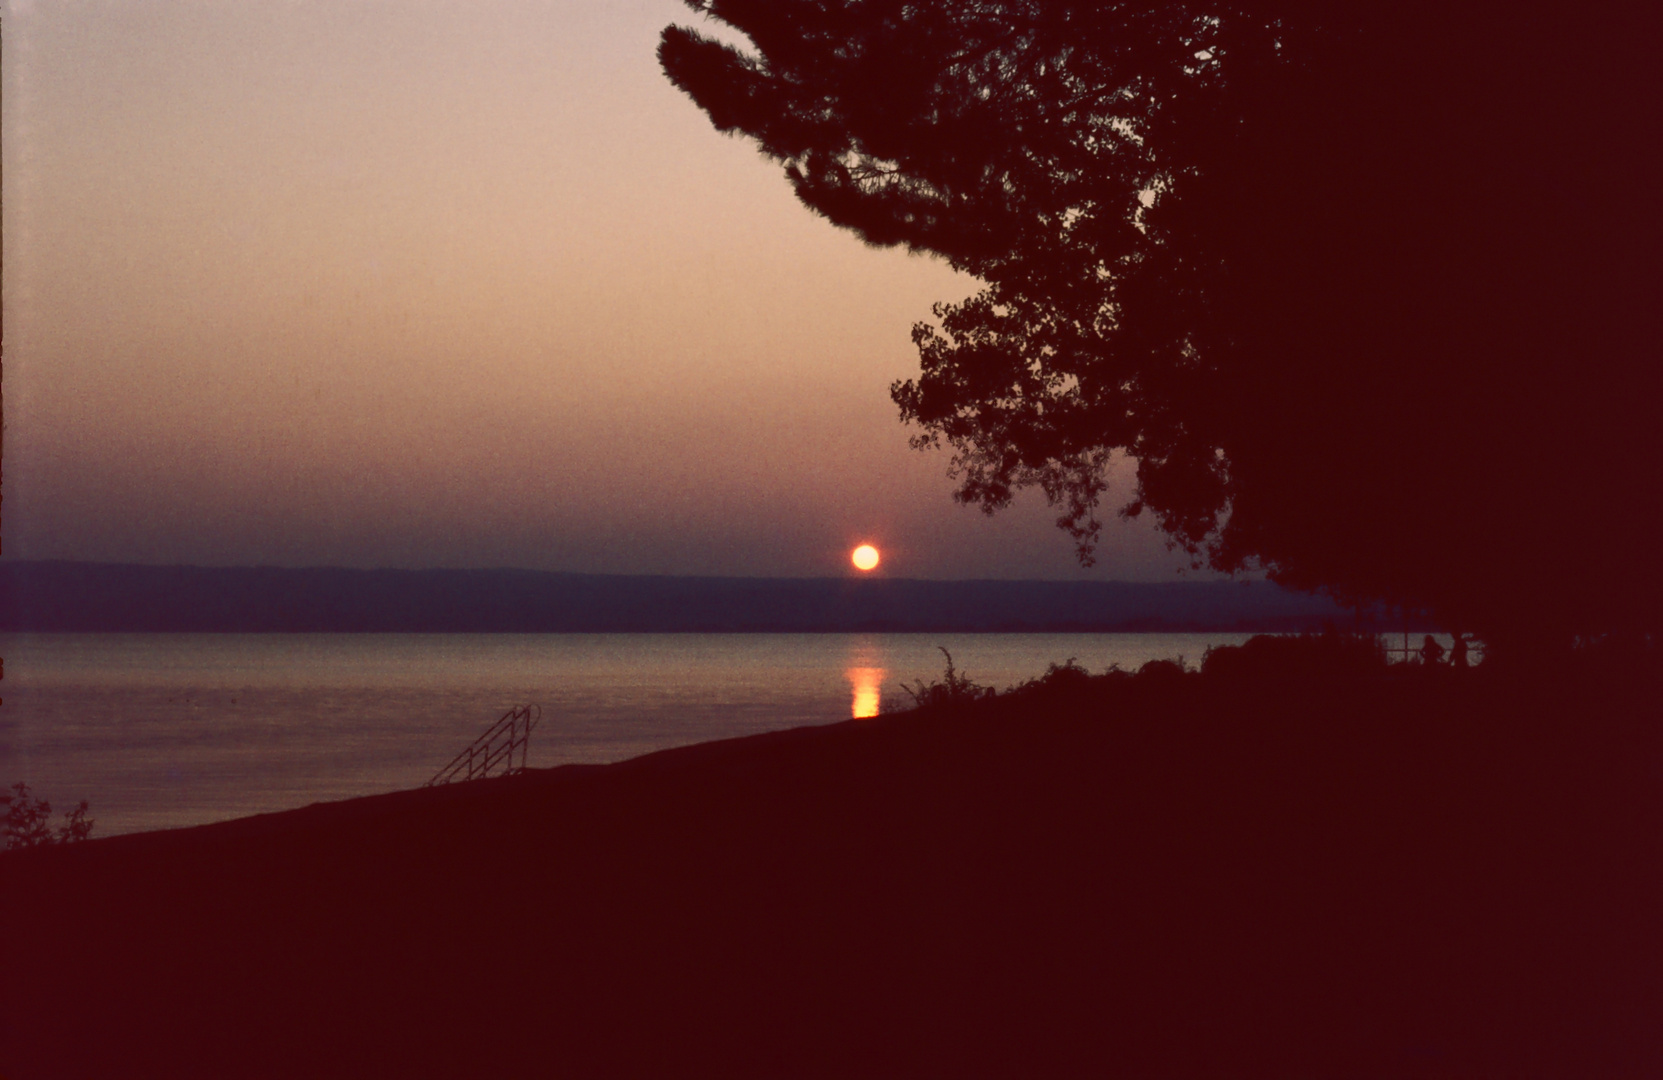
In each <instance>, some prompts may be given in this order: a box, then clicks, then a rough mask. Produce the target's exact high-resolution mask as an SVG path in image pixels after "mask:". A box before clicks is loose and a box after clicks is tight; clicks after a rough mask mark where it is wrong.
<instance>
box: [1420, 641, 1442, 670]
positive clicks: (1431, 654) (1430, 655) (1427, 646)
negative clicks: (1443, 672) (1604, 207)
mask: <svg viewBox="0 0 1663 1080" xmlns="http://www.w3.org/2000/svg"><path fill="white" fill-rule="evenodd" d="M1420 659H1421V663H1423V664H1425V665H1426V666H1427V667H1431V666H1432V665H1434V664H1441V663H1443V660H1444V647H1443V646H1442V645H1439V644H1438V640H1437V639H1436V638H1434V637H1433V636H1432V635H1431V634H1427V635H1426V640H1425V641H1423V642H1421V646H1420Z"/></svg>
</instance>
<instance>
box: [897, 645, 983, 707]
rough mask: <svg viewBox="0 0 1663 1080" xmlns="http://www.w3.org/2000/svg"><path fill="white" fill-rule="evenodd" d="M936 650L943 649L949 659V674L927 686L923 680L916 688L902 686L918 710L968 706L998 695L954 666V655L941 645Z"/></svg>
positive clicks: (919, 681)
mask: <svg viewBox="0 0 1663 1080" xmlns="http://www.w3.org/2000/svg"><path fill="white" fill-rule="evenodd" d="M936 648H938V649H941V655H942V656H945V657H946V658H947V674H946V676H945V677H944V678H943V680H942V681H940V682H930V683H928V684H926V683H925V682H924V680H923V679H919V680H918V683H917V685H915V686H908V685H907V684H906V683H902V684H901V689H903V690H905V691H906V692H907V693H909V694H911V695H912V700H913V704H914V705H915V706H916V707H917V708H920V709H931V708H941V707H946V706H952V705H966V704H969V703H970V702H972V701H980V700H981V699H982V698H990V697H992V696H993V695H994V694H996V693H998V691H997V690H995V689H993V687H991V686H979V685H977V684H976V683H975V682H974V681H973V680H972V679H971V678H970V676H968V675H966V674H964V673H963V672H961V671H959V670H958V669H957V668H955V667H954V666H953V654H952V653H950V652H948V651H947V650H946V649H945V648H943V647H942V646H940V645H937V646H936Z"/></svg>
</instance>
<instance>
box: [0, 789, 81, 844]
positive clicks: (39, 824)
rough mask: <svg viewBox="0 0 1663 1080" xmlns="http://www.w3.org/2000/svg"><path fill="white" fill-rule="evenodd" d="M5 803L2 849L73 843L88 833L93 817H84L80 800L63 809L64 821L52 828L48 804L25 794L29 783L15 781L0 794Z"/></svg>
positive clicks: (0, 802)
mask: <svg viewBox="0 0 1663 1080" xmlns="http://www.w3.org/2000/svg"><path fill="white" fill-rule="evenodd" d="M0 804H5V806H6V846H5V850H7V851H15V850H18V849H20V848H32V847H44V846H45V845H47V844H73V843H77V842H79V841H81V840H85V839H87V838H88V837H89V836H91V835H92V827H93V825H94V824H95V822H94V821H93V819H91V818H89V817H87V801H86V800H85V799H82V800H81V801H80V803H78V804H77V805H76V807H75V809H73V810H66V811H64V815H63V817H64V823H63V824H62V825H60V826H58V828H57V830H56V831H54V830H53V829H52V804H51V803H49V802H47V801H46V800H45V799H36V798H34V797H32V796H31V795H30V794H29V785H28V784H25V783H23V782H22V781H18V782H17V783H15V784H13V785H12V793H11V794H10V795H0Z"/></svg>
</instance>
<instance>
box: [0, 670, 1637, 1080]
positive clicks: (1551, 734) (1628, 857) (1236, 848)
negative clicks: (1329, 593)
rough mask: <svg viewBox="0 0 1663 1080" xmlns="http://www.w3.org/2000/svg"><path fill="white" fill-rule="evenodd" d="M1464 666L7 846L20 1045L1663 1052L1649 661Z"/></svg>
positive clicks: (1077, 698) (754, 1071) (1561, 1055)
mask: <svg viewBox="0 0 1663 1080" xmlns="http://www.w3.org/2000/svg"><path fill="white" fill-rule="evenodd" d="M1433 674H1439V675H1442V674H1448V675H1452V676H1453V675H1455V674H1457V673H1454V672H1447V673H1446V672H1437V673H1433ZM1461 674H1465V675H1466V676H1467V677H1466V678H1462V679H1455V678H1439V679H1432V678H1403V677H1398V678H1392V677H1383V676H1369V677H1355V678H1352V679H1349V680H1348V681H1346V682H1343V683H1327V684H1323V683H1320V682H1313V681H1311V680H1309V679H1298V678H1294V677H1292V676H1283V677H1280V678H1267V679H1260V680H1257V681H1255V680H1252V679H1249V678H1245V677H1243V678H1236V679H1228V678H1222V677H1212V676H1209V677H1208V678H1205V679H1203V678H1199V677H1195V676H1181V675H1178V674H1177V673H1176V672H1173V671H1156V672H1153V673H1151V674H1149V675H1145V676H1140V677H1138V678H1136V679H1123V680H1095V681H1092V682H1085V681H1082V680H1078V679H1072V680H1071V679H1058V680H1056V681H1055V684H1054V687H1053V692H1052V693H1050V694H1049V695H1046V694H1036V695H1033V696H1031V697H1029V698H1027V699H1023V698H1021V697H1009V696H1001V697H1000V698H998V699H995V700H994V701H992V702H983V703H980V704H978V705H974V706H971V707H969V708H967V709H960V710H943V711H937V712H924V713H917V714H907V715H901V716H894V717H886V718H883V719H880V720H878V721H864V722H855V723H849V724H842V725H838V726H835V727H829V728H817V729H804V730H799V731H792V732H785V733H781V734H777V735H767V736H761V737H756V738H751V739H744V740H738V741H733V742H726V743H715V744H709V745H705V746H698V747H691V748H687V749H683V750H674V751H668V752H665V753H660V754H655V755H652V756H650V757H647V758H642V759H639V760H636V761H633V762H627V763H624V764H620V765H614V766H605V767H567V768H562V769H555V770H550V771H546V772H534V773H531V774H528V775H525V776H522V777H519V778H514V779H507V780H491V781H483V782H476V783H473V784H464V785H458V786H454V787H451V788H447V789H440V790H429V791H416V792H405V793H401V794H395V795H388V796H384V797H378V798H369V799H360V800H355V801H352V802H347V803H340V804H334V805H327V806H314V807H309V808H307V809H304V810H298V811H294V812H291V813H286V814H278V815H271V816H267V817H261V818H251V819H247V820H243V821H237V822H231V823H227V824H223V825H216V826H208V827H203V828H197V829H190V830H182V831H178V832H171V833H157V834H148V835H135V836H124V837H118V838H114V839H109V840H103V841H93V842H91V843H86V844H80V845H72V846H67V847H62V848H53V849H45V850H40V851H34V852H27V853H21V854H13V855H6V856H0V932H3V935H4V937H3V939H0V969H3V971H4V978H3V979H0V1018H3V1019H0V1024H3V1025H4V1026H3V1028H0V1074H3V1075H5V1076H7V1077H9V1078H11V1080H36V1078H40V1080H45V1078H52V1077H65V1078H68V1077H75V1078H82V1077H168V1078H170V1080H176V1078H183V1077H216V1078H218V1077H285V1078H288V1077H295V1076H306V1077H320V1076H324V1077H327V1076H342V1077H379V1076H388V1077H391V1076H434V1077H440V1076H443V1077H519V1076H551V1077H552V1076H595V1075H622V1076H702V1075H722V1076H747V1075H748V1076H770V1077H791V1076H837V1077H857V1076H906V1077H920V1076H940V1077H961V1076H976V1075H992V1076H1058V1077H1061V1076H1085V1075H1092V1076H1124V1077H1152V1076H1232V1077H1257V1076H1264V1077H1269V1076H1276V1077H1472V1076H1508V1077H1567V1076H1612V1077H1617V1076H1645V1075H1663V1024H1659V1022H1658V1018H1659V1016H1663V931H1660V929H1659V921H1658V913H1659V911H1663V888H1660V884H1663V740H1660V738H1659V725H1658V723H1657V714H1658V710H1657V708H1656V705H1655V701H1656V698H1655V691H1656V689H1657V683H1656V680H1655V678H1654V677H1649V676H1646V677H1641V676H1634V675H1632V674H1631V675H1629V676H1628V677H1626V678H1625V679H1624V680H1622V681H1621V682H1620V683H1617V682H1612V681H1611V680H1610V679H1596V678H1593V677H1585V678H1561V679H1559V680H1558V681H1557V682H1554V683H1548V682H1541V681H1538V682H1528V681H1509V682H1508V684H1507V685H1505V686H1502V685H1496V683H1497V682H1498V680H1497V679H1495V678H1489V679H1486V678H1484V677H1482V676H1483V675H1484V673H1483V672H1482V669H1480V671H1477V672H1468V673H1461ZM1070 686H1072V690H1070ZM94 809H95V810H96V808H94Z"/></svg>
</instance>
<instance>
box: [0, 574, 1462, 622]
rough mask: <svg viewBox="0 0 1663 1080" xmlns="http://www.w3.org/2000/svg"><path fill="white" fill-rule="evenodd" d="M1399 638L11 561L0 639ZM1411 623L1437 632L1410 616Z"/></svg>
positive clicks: (994, 594) (481, 579)
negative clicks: (21, 635) (152, 635)
mask: <svg viewBox="0 0 1663 1080" xmlns="http://www.w3.org/2000/svg"><path fill="white" fill-rule="evenodd" d="M1327 626H1337V627H1341V628H1346V629H1351V628H1358V629H1366V630H1372V631H1376V632H1391V631H1393V630H1398V629H1401V624H1399V625H1396V626H1394V625H1392V624H1391V623H1390V621H1389V620H1385V619H1383V618H1381V616H1380V613H1379V612H1363V613H1361V614H1359V613H1357V612H1354V611H1351V610H1349V609H1346V608H1343V607H1340V606H1339V605H1337V604H1335V603H1334V602H1333V601H1332V600H1330V599H1328V598H1326V597H1322V596H1313V595H1308V594H1302V593H1296V592H1293V591H1290V590H1287V589H1283V588H1281V587H1280V586H1277V585H1275V584H1273V583H1270V582H1265V581H1253V582H1246V581H1243V582H1237V581H1211V582H1165V583H1142V582H1103V581H1083V582H1058V581H987V580H981V581H925V580H915V579H899V578H869V579H855V578H677V577H647V576H638V577H629V576H608V575H591V574H564V573H554V572H545V571H532V570H352V569H334V568H316V569H283V568H275V567H230V568H215V567H191V566H134V565H120V564H106V563H79V562H0V632H36V633H52V632H58V633H88V632H91V633H98V632H103V633H148V632H160V633H272V632H288V633H705V634H709V633H1173V634H1183V633H1298V632H1309V631H1317V630H1321V629H1323V628H1324V627H1327ZM1410 629H1411V631H1413V632H1424V631H1425V630H1436V629H1438V627H1436V626H1432V625H1423V624H1421V623H1418V622H1412V623H1411V626H1410Z"/></svg>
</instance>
